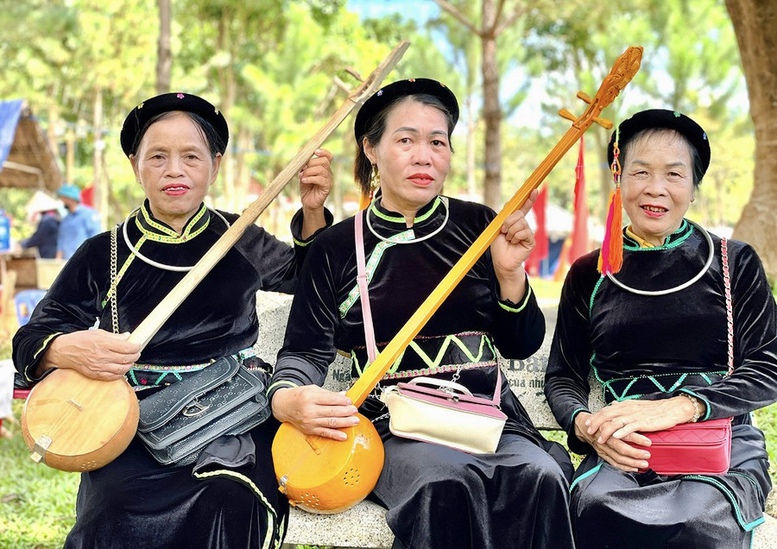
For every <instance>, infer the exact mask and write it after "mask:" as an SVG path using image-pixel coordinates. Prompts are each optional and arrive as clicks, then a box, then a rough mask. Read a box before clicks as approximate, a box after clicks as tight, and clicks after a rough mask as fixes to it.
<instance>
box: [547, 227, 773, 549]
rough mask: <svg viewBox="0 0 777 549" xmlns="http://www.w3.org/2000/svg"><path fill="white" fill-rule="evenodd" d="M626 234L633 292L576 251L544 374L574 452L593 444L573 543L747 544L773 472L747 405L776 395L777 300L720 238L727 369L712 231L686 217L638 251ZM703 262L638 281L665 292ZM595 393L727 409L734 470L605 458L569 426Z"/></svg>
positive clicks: (577, 500)
mask: <svg viewBox="0 0 777 549" xmlns="http://www.w3.org/2000/svg"><path fill="white" fill-rule="evenodd" d="M624 233H625V235H624V258H623V259H624V260H623V267H622V269H621V271H620V272H618V273H617V275H615V278H616V280H617V281H618V282H620V283H621V284H622V285H625V286H627V287H629V288H631V289H630V290H627V289H624V288H623V287H621V286H619V285H618V284H616V283H615V282H613V281H612V280H611V279H609V278H608V277H604V276H602V275H600V274H599V272H598V271H597V259H598V251H595V252H592V253H590V254H588V255H586V256H584V257H582V258H580V259H579V260H578V261H576V262H575V263H574V265H573V266H572V268H571V269H570V271H569V273H568V275H567V279H566V281H565V283H564V289H563V291H562V296H561V302H560V306H559V311H558V321H557V325H556V333H555V335H554V338H553V344H552V348H551V352H550V358H549V363H548V370H547V374H546V384H545V393H546V396H547V399H548V403H549V404H550V407H551V409H552V410H553V413H554V415H555V417H556V419H557V420H558V422H559V424H560V425H561V426H562V427H563V428H564V429H565V430H566V431H567V433H568V435H569V439H568V440H569V447H570V449H572V450H573V451H575V452H577V453H581V454H588V456H587V457H586V458H585V460H584V461H583V463H582V465H581V466H580V467H579V469H578V470H577V472H576V474H575V480H574V482H573V485H572V520H573V525H574V528H575V536H576V540H577V543H578V545H577V546H578V547H579V548H580V547H582V548H589V547H590V548H593V547H596V548H601V547H630V548H640V547H644V548H654V547H708V548H713V547H714V548H718V547H726V548H735V547H742V548H746V547H750V543H751V538H752V530H753V529H754V528H755V527H756V526H757V525H759V524H761V523H762V522H763V509H764V501H765V498H766V495H767V494H768V492H769V490H770V489H771V482H770V480H769V475H768V472H767V469H768V466H769V464H768V456H767V453H766V450H765V442H764V436H763V434H762V433H761V431H760V430H758V429H757V428H756V427H754V426H753V425H752V423H751V420H750V415H749V413H750V412H751V411H753V410H756V409H758V408H761V407H763V406H767V405H769V404H771V403H773V402H774V401H775V400H777V317H775V314H776V313H777V307H775V301H774V298H773V297H772V293H771V289H770V287H769V284H768V282H767V279H766V276H765V274H764V271H763V267H762V266H761V262H760V260H759V259H758V256H757V255H756V254H755V252H754V251H753V249H752V248H751V247H750V246H748V245H746V244H744V243H742V242H737V241H729V243H728V254H729V263H730V271H731V294H732V300H733V320H734V326H733V329H734V365H735V370H734V372H733V374H732V375H731V376H730V377H725V374H726V373H727V327H726V300H725V292H724V280H723V274H722V267H721V254H720V239H719V238H717V237H715V236H712V235H711V242H712V244H713V247H712V250H710V243H709V242H708V241H707V239H706V238H705V236H704V233H703V232H702V231H701V230H700V229H699V228H698V227H695V226H694V225H692V224H690V223H689V222H687V221H683V223H682V224H681V226H680V228H679V229H678V230H677V231H676V232H675V233H674V234H672V235H670V236H669V237H668V238H667V239H666V241H665V243H664V245H663V246H660V247H655V248H641V247H640V246H639V244H638V242H637V241H636V240H634V239H633V238H631V237H630V236H629V233H628V231H626V230H624ZM711 253H712V254H714V258H711V259H712V263H711V266H710V267H709V269H708V270H706V271H705V267H704V265H705V262H706V261H707V260H708V258H710V254H711ZM702 272H703V273H704V274H703V275H702V276H701V278H700V279H699V280H698V281H697V282H695V283H693V284H691V285H690V286H689V287H686V288H684V289H681V290H679V291H676V292H673V293H668V294H666V295H642V294H638V293H635V292H634V291H633V290H634V289H637V290H644V291H647V292H649V293H652V292H656V291H658V290H665V289H667V288H673V287H676V286H678V285H681V284H683V283H685V282H686V281H689V280H691V279H693V278H694V276H695V275H697V274H698V273H702ZM589 374H593V377H594V378H595V380H596V381H595V383H594V387H590V386H589ZM591 379H592V378H591ZM591 390H594V391H599V390H603V392H604V399H605V401H606V402H612V401H613V400H622V399H628V398H648V399H659V398H668V397H671V396H675V395H678V394H680V393H682V392H685V393H688V394H690V395H692V396H694V397H696V398H698V399H700V400H703V401H704V403H705V404H706V407H707V413H706V416H704V417H702V418H701V419H702V420H704V419H712V418H721V417H729V416H734V428H733V443H732V454H731V455H732V459H731V470H730V471H729V473H727V474H725V475H720V476H704V475H683V476H671V477H662V476H657V475H656V474H655V473H653V472H652V471H648V472H646V473H639V474H638V473H625V472H623V471H620V470H618V469H616V468H614V467H612V466H611V465H609V464H608V463H606V462H605V461H604V460H602V459H600V458H599V457H598V456H597V454H596V453H595V452H593V449H592V448H591V447H590V446H589V445H587V444H585V443H583V442H581V441H580V440H579V439H578V438H577V437H576V436H575V434H574V418H575V416H576V415H577V413H579V412H581V411H587V410H588V395H589V392H590V391H591Z"/></svg>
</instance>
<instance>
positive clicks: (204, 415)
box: [138, 356, 270, 465]
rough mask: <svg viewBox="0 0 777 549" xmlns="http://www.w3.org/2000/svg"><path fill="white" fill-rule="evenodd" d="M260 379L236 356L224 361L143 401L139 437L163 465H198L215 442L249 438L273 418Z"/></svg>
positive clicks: (223, 359)
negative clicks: (201, 455)
mask: <svg viewBox="0 0 777 549" xmlns="http://www.w3.org/2000/svg"><path fill="white" fill-rule="evenodd" d="M262 377H264V372H262V371H261V370H257V371H256V373H254V372H253V371H252V370H248V369H247V368H245V367H244V366H243V365H242V364H241V362H240V361H238V360H237V359H236V358H235V357H234V356H227V357H223V358H220V359H219V360H217V361H216V362H214V363H213V364H210V365H208V366H206V367H205V368H203V369H202V370H200V371H198V372H196V373H194V374H192V375H190V376H187V377H186V378H185V379H183V380H181V381H178V382H176V383H173V384H172V385H169V386H167V387H165V388H164V389H162V390H161V391H159V392H157V393H154V394H153V395H150V396H148V397H146V398H144V399H143V400H141V401H140V420H139V422H138V437H139V438H140V439H141V440H142V441H143V443H144V444H145V445H146V448H147V449H148V451H149V452H150V453H151V455H152V456H154V458H155V459H156V460H157V461H158V462H159V463H161V464H163V465H170V464H175V465H188V464H191V463H194V462H195V461H196V460H197V457H198V456H199V453H200V450H202V449H203V448H205V446H207V445H208V444H209V443H210V442H212V441H213V440H215V439H217V438H218V437H220V436H222V435H239V434H243V433H246V432H248V431H250V430H251V429H253V428H254V427H257V426H258V425H260V424H261V423H262V422H264V421H265V420H266V419H267V418H268V417H269V415H270V407H269V406H268V402H267V396H266V394H265V383H264V381H263V379H261V378H262Z"/></svg>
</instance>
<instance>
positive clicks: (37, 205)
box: [27, 191, 62, 215]
mask: <svg viewBox="0 0 777 549" xmlns="http://www.w3.org/2000/svg"><path fill="white" fill-rule="evenodd" d="M61 207H62V202H61V201H60V200H57V199H56V198H54V197H53V196H51V195H49V194H46V193H44V192H43V191H35V194H34V195H32V198H31V199H30V201H29V202H28V203H27V214H28V215H30V214H33V213H35V212H48V211H49V210H58V209H59V208H61Z"/></svg>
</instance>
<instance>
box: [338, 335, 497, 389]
mask: <svg viewBox="0 0 777 549" xmlns="http://www.w3.org/2000/svg"><path fill="white" fill-rule="evenodd" d="M386 345H387V343H378V350H379V351H380V350H382V349H383V348H384V347H385V346H386ZM351 358H352V360H353V366H352V375H353V376H354V377H358V376H361V374H362V372H363V371H364V370H365V368H366V366H367V362H368V361H367V350H366V348H365V347H363V346H360V347H356V348H354V349H353V351H351ZM496 364H497V353H496V349H495V348H494V342H493V341H492V339H491V336H490V335H489V334H487V333H485V332H461V333H458V334H450V335H444V336H429V337H416V338H415V339H413V341H411V342H410V344H409V345H408V346H407V348H406V349H405V351H404V352H403V353H402V354H401V355H399V357H398V358H397V360H396V361H395V362H394V364H392V365H391V367H390V368H389V370H388V372H387V373H386V375H384V376H383V379H386V380H388V379H405V378H412V377H416V376H428V375H434V374H439V373H443V372H455V371H456V370H460V369H461V370H466V369H471V368H485V367H488V366H495V365H496Z"/></svg>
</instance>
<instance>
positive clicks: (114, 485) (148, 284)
mask: <svg viewBox="0 0 777 549" xmlns="http://www.w3.org/2000/svg"><path fill="white" fill-rule="evenodd" d="M228 138H229V130H228V127H227V122H226V120H225V119H224V117H223V116H222V115H221V113H220V112H219V111H218V110H217V109H216V108H215V107H214V106H213V105H212V104H210V103H209V102H207V101H205V100H204V99H202V98H200V97H197V96H195V95H190V94H184V93H170V94H163V95H159V96H156V97H152V98H150V99H148V100H146V101H144V102H143V103H141V104H140V105H139V106H138V107H136V108H134V109H133V110H132V111H131V112H130V113H129V115H128V116H127V118H126V120H125V121H124V125H123V128H122V131H121V145H122V149H123V150H124V153H125V154H126V155H127V157H128V158H129V161H130V163H131V164H132V168H133V170H134V172H135V176H136V178H137V180H138V182H139V184H140V185H141V186H142V187H143V190H144V192H145V195H146V200H145V201H144V202H143V204H142V205H141V206H140V207H139V208H138V209H137V210H135V211H133V212H132V213H131V214H130V215H129V216H128V217H127V219H126V220H125V221H124V223H123V224H122V225H121V226H120V227H119V228H118V230H117V231H116V233H117V234H116V236H117V238H116V244H117V261H116V265H117V270H118V276H117V280H119V283H118V285H117V287H116V288H115V289H112V288H111V276H110V271H111V255H112V254H111V233H110V232H106V233H102V234H100V235H98V236H97V237H95V238H91V239H89V240H88V241H86V242H85V243H84V245H82V246H81V247H80V248H79V249H78V250H77V251H76V253H75V255H73V257H72V258H71V259H70V260H69V261H68V262H67V263H66V264H65V267H64V269H63V271H62V274H61V276H60V277H58V278H57V280H56V282H55V283H54V285H53V286H52V287H51V289H50V290H49V291H48V293H47V295H46V297H45V298H44V299H43V301H42V302H41V303H40V304H39V305H38V307H37V308H36V309H35V312H34V313H33V316H32V318H31V320H30V322H29V323H28V324H26V325H25V326H23V327H22V328H21V329H20V330H19V331H18V332H17V334H16V336H15V337H14V341H13V360H14V364H15V365H16V368H17V369H18V370H19V371H20V372H21V373H22V374H23V376H24V377H25V378H26V379H27V380H28V381H30V382H35V381H37V380H39V379H40V378H41V376H42V375H45V372H46V371H47V370H50V369H52V368H72V369H75V370H77V371H78V372H80V373H81V374H83V375H85V376H87V377H89V378H93V379H104V380H110V379H117V378H120V377H122V376H126V378H127V379H128V380H129V382H130V384H131V385H132V386H133V387H134V388H135V390H136V391H137V395H138V398H140V399H143V398H145V397H146V396H147V395H148V394H152V393H153V392H155V391H158V390H162V391H164V390H165V389H164V387H165V386H167V385H169V384H171V383H175V382H176V380H179V379H184V378H186V377H187V376H189V375H191V374H193V373H196V372H197V371H199V370H201V369H203V368H207V367H208V365H209V364H211V363H212V362H213V361H214V360H216V359H219V358H221V357H224V356H228V355H232V356H234V357H235V358H237V359H238V360H240V361H242V363H243V364H244V365H245V366H246V367H247V368H250V369H253V370H254V371H255V372H256V373H257V375H259V376H260V377H263V376H264V375H266V374H264V373H263V372H262V371H263V370H266V369H267V365H266V364H265V363H264V362H263V361H262V360H261V359H259V358H258V357H255V356H254V353H253V345H254V343H255V342H256V340H257V334H258V324H257V316H256V292H257V290H260V289H261V290H273V291H283V292H290V291H292V290H293V289H294V287H295V285H296V278H297V272H298V269H299V267H300V263H301V262H302V260H303V259H304V256H305V253H306V250H307V244H309V243H310V241H311V239H312V238H313V237H314V236H315V234H316V233H317V231H318V230H320V229H321V228H323V227H324V226H325V225H326V224H327V223H330V222H331V215H330V214H328V212H326V210H325V209H324V207H323V204H324V201H325V199H326V196H327V194H328V193H329V190H330V188H331V172H330V167H329V164H330V160H331V154H330V153H329V152H328V151H324V150H319V151H317V152H316V157H314V158H313V159H311V160H310V161H309V162H308V163H307V165H306V166H305V167H304V168H303V170H302V171H301V174H300V194H301V196H302V203H303V204H302V210H301V211H300V212H298V213H297V214H296V216H295V217H294V219H293V220H292V235H293V236H294V239H295V246H294V247H293V248H291V247H289V246H288V245H286V244H284V243H282V242H281V241H279V240H277V239H276V238H275V237H273V236H272V235H270V234H268V233H267V232H266V231H265V230H264V229H262V228H261V227H259V226H257V225H251V226H250V227H249V228H248V229H247V230H246V232H245V233H244V234H243V236H242V237H241V238H240V239H239V240H238V242H237V243H236V244H235V245H234V246H233V247H232V248H230V249H229V251H228V252H227V253H226V255H225V256H224V257H223V259H221V260H220V261H219V262H218V263H217V264H216V265H215V266H214V267H213V269H212V270H211V271H210V273H209V274H208V275H207V276H205V278H204V279H203V280H202V281H201V282H200V283H199V285H198V286H197V287H196V288H195V289H194V290H193V291H192V293H191V294H190V295H189V297H187V298H186V300H184V302H183V303H182V304H181V306H180V307H179V308H178V309H177V310H176V311H175V312H173V314H172V316H171V317H170V319H169V320H168V321H167V322H166V323H165V324H164V325H163V326H162V327H161V329H160V330H159V331H158V332H157V333H156V334H155V336H154V337H153V338H152V339H151V341H150V342H149V343H148V345H147V346H146V347H145V348H144V349H143V351H142V353H141V352H140V349H139V345H138V344H136V343H130V342H128V341H127V337H128V333H127V332H130V331H132V330H134V329H135V328H136V327H137V326H138V324H139V323H140V322H141V321H143V320H144V319H146V318H147V317H148V316H149V314H150V313H151V312H152V310H153V309H154V308H155V307H156V306H157V305H158V304H159V302H160V301H161V300H162V299H163V298H164V297H165V296H166V295H167V294H168V293H169V292H170V291H171V290H172V289H173V288H174V287H175V286H176V285H177V284H178V282H179V281H180V280H181V279H182V278H183V277H184V276H185V274H186V271H187V270H188V269H190V268H191V266H193V265H195V264H196V263H197V262H198V261H199V260H200V258H201V257H202V256H203V255H204V254H205V253H206V252H207V251H208V250H209V249H210V248H211V247H212V246H213V245H214V244H215V243H216V242H217V241H218V239H219V238H220V237H221V235H222V234H223V233H224V232H225V231H226V230H227V228H228V226H229V224H230V223H232V222H234V221H235V220H236V219H237V217H238V216H237V215H235V214H231V213H226V212H220V211H217V210H211V209H208V208H206V207H205V205H204V203H203V200H204V198H205V196H206V194H207V193H208V189H209V188H210V186H211V184H212V183H213V181H214V180H215V179H216V177H217V175H218V171H219V166H220V164H221V160H222V155H223V154H224V151H225V150H226V146H227V141H228ZM112 292H115V295H116V299H117V303H118V307H117V312H118V323H119V330H118V331H119V332H121V333H113V332H114V331H113V329H112V328H113V326H112V324H113V321H112V318H111V316H112V306H111V305H110V302H111V301H110V295H109V293H112ZM95 324H96V325H97V328H98V329H90V328H91V327H92V326H94V325H95ZM276 427H277V424H276V423H275V422H274V421H267V422H265V423H263V424H262V425H260V426H259V427H257V428H255V429H253V430H252V431H250V432H249V433H248V434H246V435H241V436H239V437H234V436H230V437H221V438H219V439H216V440H215V441H214V442H212V443H211V444H210V445H209V446H208V448H207V449H206V450H205V451H203V453H202V454H200V461H198V462H196V463H194V464H193V465H185V466H171V465H161V464H159V463H158V462H157V461H155V460H154V458H152V456H151V454H150V453H149V452H147V451H146V449H145V447H144V446H143V444H142V442H141V441H140V439H138V438H137V437H135V439H134V440H133V441H132V442H131V443H130V445H129V447H128V448H127V450H126V451H125V452H123V453H122V454H121V455H120V456H119V457H118V458H117V459H115V460H114V461H113V462H111V463H109V464H108V465H106V466H105V467H102V468H101V469H97V470H95V471H91V472H88V473H83V474H82V475H81V482H80V485H79V491H78V501H77V507H76V511H77V518H76V523H75V525H74V527H73V529H72V530H71V532H70V533H69V535H68V537H67V540H66V543H65V547H67V548H84V549H85V548H94V547H126V548H133V549H137V548H141V547H209V548H213V547H216V548H226V547H229V548H232V547H240V548H244V547H252V548H258V547H277V546H278V545H280V542H281V540H282V537H283V534H284V532H285V529H286V522H287V516H288V502H287V501H286V499H285V498H284V497H283V496H282V495H281V494H280V492H279V491H278V487H277V484H276V482H275V475H274V472H273V466H272V456H271V453H270V444H271V442H272V437H273V435H274V432H275V429H276ZM206 454H210V455H211V456H215V455H218V456H221V457H220V458H219V460H220V461H219V463H220V464H219V465H212V464H211V465H207V464H206V463H203V461H202V458H203V456H204V455H206ZM206 465H207V467H206ZM205 473H207V476H205Z"/></svg>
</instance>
